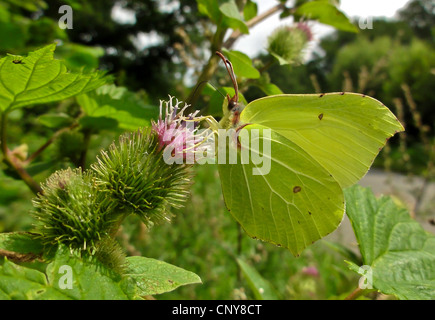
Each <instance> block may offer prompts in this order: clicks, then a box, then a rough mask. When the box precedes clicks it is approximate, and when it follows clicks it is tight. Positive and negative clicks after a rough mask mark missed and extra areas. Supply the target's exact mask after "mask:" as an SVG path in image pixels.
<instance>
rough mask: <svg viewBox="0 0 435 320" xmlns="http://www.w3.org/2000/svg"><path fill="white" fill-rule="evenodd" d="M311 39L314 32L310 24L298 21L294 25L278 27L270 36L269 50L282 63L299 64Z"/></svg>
mask: <svg viewBox="0 0 435 320" xmlns="http://www.w3.org/2000/svg"><path fill="white" fill-rule="evenodd" d="M311 40H313V34H312V32H311V28H310V26H309V25H308V24H307V23H306V22H298V23H297V24H295V25H292V26H282V27H278V28H277V29H276V30H275V31H274V32H273V33H272V34H271V35H270V36H269V38H268V49H267V50H268V51H269V53H270V54H271V55H273V56H274V57H275V58H276V59H277V60H278V61H279V62H280V64H299V63H301V62H302V61H303V57H304V54H303V53H304V49H305V47H306V45H307V44H308V43H309V42H310V41H311Z"/></svg>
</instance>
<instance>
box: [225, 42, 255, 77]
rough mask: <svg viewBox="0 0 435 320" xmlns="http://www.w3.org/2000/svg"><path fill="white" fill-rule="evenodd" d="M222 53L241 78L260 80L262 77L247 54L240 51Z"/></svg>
mask: <svg viewBox="0 0 435 320" xmlns="http://www.w3.org/2000/svg"><path fill="white" fill-rule="evenodd" d="M222 52H223V53H224V54H225V55H226V57H227V58H228V59H229V60H230V61H231V63H232V64H233V68H234V73H235V74H237V75H238V76H239V77H244V78H248V79H258V78H259V77H260V72H258V70H257V69H256V68H254V67H253V66H252V60H251V58H249V57H248V56H247V55H246V54H244V53H243V52H240V51H235V50H232V51H228V50H226V49H222Z"/></svg>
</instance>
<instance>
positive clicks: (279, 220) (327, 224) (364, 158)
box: [217, 52, 404, 256]
mask: <svg viewBox="0 0 435 320" xmlns="http://www.w3.org/2000/svg"><path fill="white" fill-rule="evenodd" d="M217 55H218V56H219V57H220V58H221V59H222V60H223V62H224V64H225V67H226V68H227V71H228V73H229V75H230V77H231V80H232V82H233V86H234V90H235V94H234V96H232V97H231V96H230V95H227V96H226V100H225V103H224V106H223V112H224V116H223V118H222V120H221V121H220V123H219V125H220V127H221V128H222V129H226V130H230V129H233V132H235V137H233V139H236V140H237V143H236V147H235V149H236V150H237V161H233V162H231V163H228V155H227V154H225V155H224V156H221V157H220V159H219V161H218V171H219V175H220V179H221V184H222V191H223V196H224V200H225V204H226V206H227V208H228V210H229V211H230V212H231V214H232V216H233V217H234V218H235V219H236V220H237V221H238V223H240V225H241V226H242V228H243V229H244V230H245V231H246V233H247V234H248V235H249V236H250V237H252V238H256V239H260V240H263V241H266V242H270V243H273V244H275V245H278V246H283V247H285V248H288V249H289V250H290V251H291V252H292V253H293V255H295V256H298V255H299V254H300V253H301V252H302V250H304V249H305V248H306V247H307V246H309V245H311V244H312V243H314V242H315V241H316V240H318V239H321V238H323V237H324V236H326V235H328V234H329V233H331V232H333V231H334V230H335V229H336V228H337V227H338V226H339V225H340V223H341V221H342V219H343V215H344V212H345V200H344V195H343V189H344V188H346V187H349V186H351V185H353V184H355V183H357V182H358V181H359V180H360V179H361V178H362V177H363V176H364V175H365V174H366V173H367V171H368V170H369V168H370V166H371V165H372V163H373V161H374V159H375V157H376V156H377V154H378V153H379V151H380V150H381V149H382V148H383V146H384V145H385V144H386V142H387V140H388V139H389V138H390V137H392V136H393V135H394V134H395V133H397V132H400V131H403V130H404V129H403V126H402V125H401V124H400V122H399V121H398V120H397V118H396V117H395V116H394V114H393V113H392V112H391V111H390V110H389V109H388V108H387V107H386V106H385V105H383V104H382V103H381V102H380V101H378V100H376V99H374V98H371V97H369V96H366V95H363V94H358V93H347V92H337V93H326V94H280V95H273V96H267V97H263V98H260V99H257V100H254V101H252V102H250V103H248V104H247V105H246V106H245V107H244V108H243V106H242V105H241V104H240V103H239V91H238V85H237V80H236V76H235V74H234V70H233V67H232V64H231V62H230V61H229V60H228V59H226V58H225V56H224V55H222V54H221V53H220V52H217ZM242 133H243V134H242ZM242 136H243V137H245V139H242ZM246 137H248V138H246ZM266 146H268V147H267V148H266ZM246 155H248V156H251V159H248V160H250V161H246V159H247V157H246ZM218 158H219V157H218ZM255 159H257V161H255ZM258 159H262V160H263V161H265V162H269V164H270V166H269V169H268V170H264V163H265V162H264V163H263V164H261V163H260V162H259V161H258ZM243 160H245V161H243ZM266 160H267V161H266ZM234 162H236V163H234ZM261 165H262V166H263V167H261ZM262 169H263V173H264V174H261V172H262ZM256 170H257V171H256ZM259 172H260V174H259Z"/></svg>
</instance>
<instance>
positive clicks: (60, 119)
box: [38, 112, 74, 128]
mask: <svg viewBox="0 0 435 320" xmlns="http://www.w3.org/2000/svg"><path fill="white" fill-rule="evenodd" d="M38 121H39V123H41V124H42V125H44V126H46V127H48V128H63V127H67V126H69V125H71V124H72V123H73V122H74V118H72V117H71V116H70V115H68V114H66V113H61V112H60V113H46V114H43V115H41V116H39V117H38Z"/></svg>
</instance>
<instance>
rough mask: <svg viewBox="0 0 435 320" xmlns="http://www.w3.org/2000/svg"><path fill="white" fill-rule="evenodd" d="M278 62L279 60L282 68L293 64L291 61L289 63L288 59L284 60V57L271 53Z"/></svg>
mask: <svg viewBox="0 0 435 320" xmlns="http://www.w3.org/2000/svg"><path fill="white" fill-rule="evenodd" d="M269 53H270V54H271V55H272V56H273V57H274V58H275V59H276V60H278V63H279V65H280V66H285V65H288V64H291V61H288V60H286V59H284V58H283V57H281V56H280V55H277V54H276V53H273V52H269Z"/></svg>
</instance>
